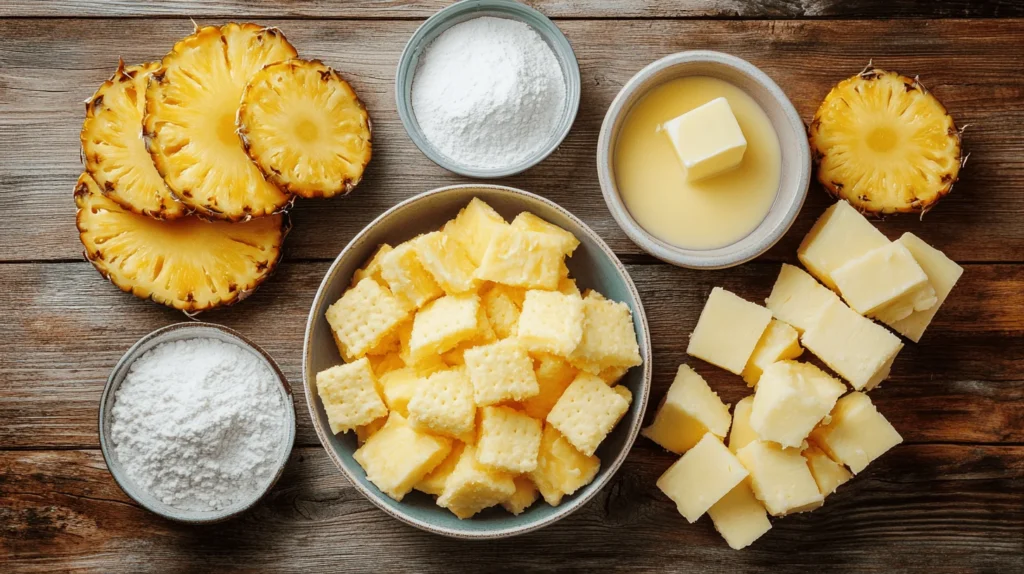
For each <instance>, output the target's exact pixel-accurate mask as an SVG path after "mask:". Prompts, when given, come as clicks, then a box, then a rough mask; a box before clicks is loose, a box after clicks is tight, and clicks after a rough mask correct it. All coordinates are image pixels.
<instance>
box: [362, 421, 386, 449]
mask: <svg viewBox="0 0 1024 574" xmlns="http://www.w3.org/2000/svg"><path fill="white" fill-rule="evenodd" d="M387 422H388V417H380V418H379V419H377V420H375V421H373V422H372V423H370V424H365V425H360V426H357V427H356V444H358V445H359V446H363V445H364V444H366V441H367V440H369V438H370V437H371V436H373V435H374V434H376V433H377V431H379V430H380V429H382V428H384V424H385V423H387Z"/></svg>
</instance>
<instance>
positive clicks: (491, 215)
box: [444, 197, 508, 266]
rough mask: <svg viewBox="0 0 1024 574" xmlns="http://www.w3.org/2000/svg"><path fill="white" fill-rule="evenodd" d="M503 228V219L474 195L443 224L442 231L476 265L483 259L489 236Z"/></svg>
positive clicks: (504, 223) (504, 224) (489, 240)
mask: <svg viewBox="0 0 1024 574" xmlns="http://www.w3.org/2000/svg"><path fill="white" fill-rule="evenodd" d="M505 229H508V223H506V222H505V219H504V218H502V217H501V215H498V212H497V211H494V209H493V208H492V207H491V206H490V205H487V203H485V202H484V201H482V200H481V199H480V198H478V197H474V198H473V199H472V200H471V201H470V202H469V204H468V205H466V207H464V208H462V210H461V211H459V214H458V215H457V216H456V217H455V219H453V220H451V221H449V222H448V223H446V224H445V226H444V232H445V233H446V234H448V235H449V236H451V237H452V238H453V239H455V240H456V241H458V242H459V243H460V244H461V245H462V248H463V249H465V250H466V255H468V256H469V260H470V261H472V262H473V264H474V265H477V266H479V265H480V262H481V261H483V258H484V252H485V251H487V246H488V245H489V244H490V243H491V238H493V237H494V235H495V234H496V233H498V232H499V231H502V230H505Z"/></svg>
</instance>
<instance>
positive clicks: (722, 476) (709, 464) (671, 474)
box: [658, 433, 748, 523]
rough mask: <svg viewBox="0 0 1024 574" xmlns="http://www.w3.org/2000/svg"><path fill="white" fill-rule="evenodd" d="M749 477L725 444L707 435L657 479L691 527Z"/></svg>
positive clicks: (659, 486)
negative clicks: (691, 524)
mask: <svg viewBox="0 0 1024 574" xmlns="http://www.w3.org/2000/svg"><path fill="white" fill-rule="evenodd" d="M747 475H748V472H747V470H746V469H745V468H744V467H743V465H742V464H741V463H740V461H739V460H738V459H737V458H736V456H735V455H734V454H732V453H731V452H729V449H727V448H725V445H723V444H722V441H721V440H720V439H719V438H718V437H716V436H715V435H713V434H711V433H707V434H705V435H704V437H703V438H701V439H700V441H698V442H697V444H696V445H694V447H693V448H691V449H690V450H688V451H686V454H684V455H683V456H682V458H680V459H679V460H677V461H676V462H675V463H674V464H673V465H672V466H670V467H668V470H666V471H665V474H663V475H661V478H659V479H658V488H659V489H661V491H662V492H664V493H665V494H666V495H667V496H668V497H669V498H671V499H672V502H675V503H676V508H677V509H678V510H679V514H682V515H683V518H685V519H686V520H688V521H689V522H691V523H692V522H696V521H697V519H698V518H700V517H701V516H703V514H704V513H705V512H707V511H708V509H709V508H711V506H712V505H714V504H715V503H716V502H718V501H719V500H721V499H722V497H724V496H725V495H726V494H728V493H729V491H730V490H732V489H733V488H734V487H735V486H736V485H737V484H739V483H740V482H742V481H743V479H745V478H746V477H747Z"/></svg>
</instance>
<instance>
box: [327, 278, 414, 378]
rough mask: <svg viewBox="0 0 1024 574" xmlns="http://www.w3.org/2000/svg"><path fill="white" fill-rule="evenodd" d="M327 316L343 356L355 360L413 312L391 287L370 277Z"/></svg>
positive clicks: (338, 303) (372, 347) (331, 307)
mask: <svg viewBox="0 0 1024 574" xmlns="http://www.w3.org/2000/svg"><path fill="white" fill-rule="evenodd" d="M325 315H326V317H327V323H328V324H330V326H331V331H332V332H333V333H334V340H335V342H336V343H337V344H338V350H339V351H340V352H341V356H342V358H343V359H345V360H346V361H349V362H351V361H354V360H355V359H358V358H360V357H362V356H363V355H365V354H366V353H368V352H369V351H371V350H372V349H374V348H375V347H376V346H377V345H378V344H380V342H381V341H382V340H384V338H385V337H386V336H387V335H389V334H391V333H392V332H393V331H394V330H395V329H397V327H398V325H399V324H400V323H401V322H402V321H404V320H405V319H406V317H408V316H409V311H408V309H407V308H406V307H405V306H403V305H402V303H401V302H400V301H399V300H398V299H397V298H395V296H394V295H392V294H391V292H390V291H388V290H387V288H385V287H381V286H380V284H379V283H377V282H376V281H374V280H373V279H372V278H369V277H367V278H365V279H363V280H362V281H360V282H359V283H357V284H356V286H355V287H352V288H351V289H349V290H348V291H346V292H345V294H344V295H342V296H341V299H338V300H337V301H335V302H334V304H333V305H331V306H330V307H328V308H327V313H326V314H325Z"/></svg>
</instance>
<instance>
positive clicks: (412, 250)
mask: <svg viewBox="0 0 1024 574" xmlns="http://www.w3.org/2000/svg"><path fill="white" fill-rule="evenodd" d="M380 275H381V277H382V278H383V279H384V281H385V282H387V284H388V287H389V288H390V289H391V292H392V293H394V294H395V296H396V297H398V298H399V299H401V300H402V301H403V302H405V304H406V306H408V307H410V308H411V309H418V308H420V307H423V306H424V305H426V304H427V303H429V302H431V301H433V300H434V299H437V298H438V297H440V296H441V295H444V290H443V289H441V286H440V285H438V284H437V282H436V281H434V277H433V275H431V274H430V273H429V272H428V271H427V270H426V269H424V268H423V264H422V263H420V259H419V257H418V256H417V255H416V246H415V243H414V242H413V241H406V242H405V243H402V244H400V245H399V246H398V247H395V248H394V249H392V250H391V251H388V252H387V253H384V254H383V255H381V260H380Z"/></svg>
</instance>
